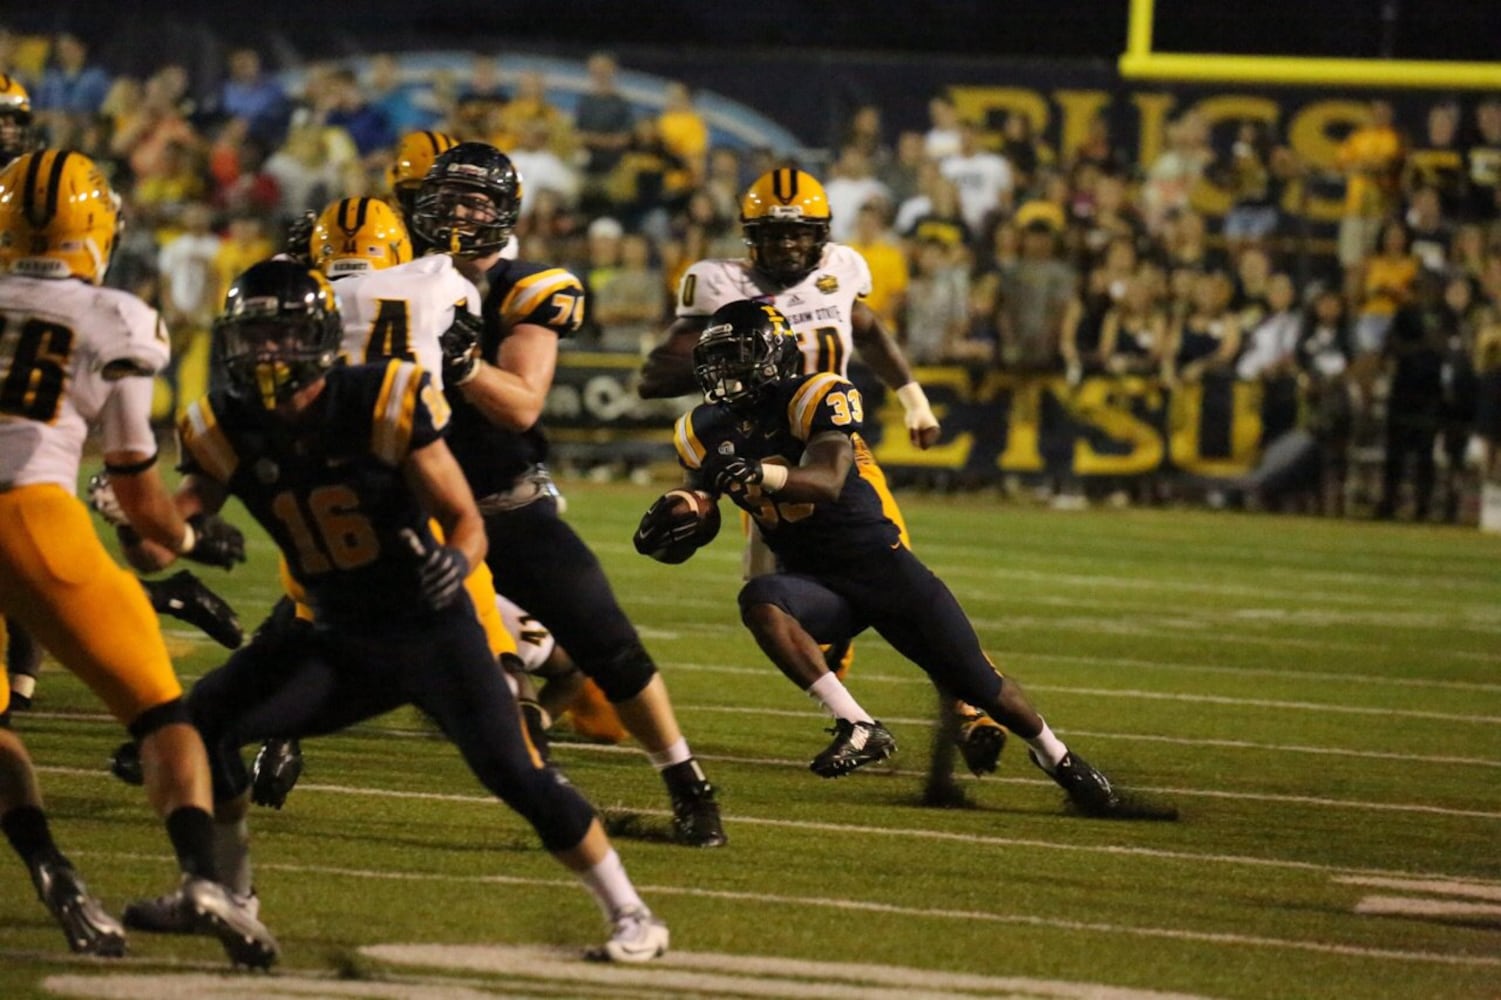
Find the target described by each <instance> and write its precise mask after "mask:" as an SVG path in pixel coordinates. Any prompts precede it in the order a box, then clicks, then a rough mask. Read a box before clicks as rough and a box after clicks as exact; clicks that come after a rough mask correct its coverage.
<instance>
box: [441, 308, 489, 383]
mask: <svg viewBox="0 0 1501 1000" xmlns="http://www.w3.org/2000/svg"><path fill="white" fill-rule="evenodd" d="M484 329H485V324H484V321H483V320H481V319H480V318H479V317H478V316H476V315H474V314H473V313H471V312H470V311H469V310H467V309H463V308H455V309H454V311H453V323H452V325H450V326H449V328H448V329H447V330H444V331H443V332H442V333H441V334H439V335H438V345H439V346H440V347H442V348H443V384H444V385H445V386H450V385H463V384H464V383H465V382H468V381H469V380H470V379H472V378H474V376H476V375H478V374H479V370H480V365H481V358H480V348H479V342H480V334H481V333H482V332H483V331H484Z"/></svg>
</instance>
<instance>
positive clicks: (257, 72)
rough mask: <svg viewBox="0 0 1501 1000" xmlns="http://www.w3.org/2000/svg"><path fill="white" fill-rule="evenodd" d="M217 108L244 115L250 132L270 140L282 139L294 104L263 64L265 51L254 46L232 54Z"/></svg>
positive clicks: (238, 116)
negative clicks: (291, 104) (262, 59)
mask: <svg viewBox="0 0 1501 1000" xmlns="http://www.w3.org/2000/svg"><path fill="white" fill-rule="evenodd" d="M217 103H218V108H217V110H218V111H219V112H220V113H221V114H223V115H228V116H230V117H232V118H242V119H244V121H245V124H246V126H247V134H249V135H253V136H255V137H256V138H258V139H260V140H262V141H263V142H267V143H273V144H274V143H277V142H280V140H281V137H282V135H283V134H284V133H285V132H286V127H287V117H288V115H290V114H291V106H290V103H289V102H288V100H287V95H286V92H285V91H283V90H282V88H281V84H279V83H277V82H276V79H275V78H274V77H272V76H271V75H269V74H268V73H266V72H265V71H264V70H263V69H262V66H261V55H260V53H259V52H257V51H256V50H255V49H252V48H239V49H235V50H233V51H232V52H230V54H229V75H228V77H227V78H226V79H225V81H224V84H223V85H222V86H221V87H220V88H219V95H218V102H217Z"/></svg>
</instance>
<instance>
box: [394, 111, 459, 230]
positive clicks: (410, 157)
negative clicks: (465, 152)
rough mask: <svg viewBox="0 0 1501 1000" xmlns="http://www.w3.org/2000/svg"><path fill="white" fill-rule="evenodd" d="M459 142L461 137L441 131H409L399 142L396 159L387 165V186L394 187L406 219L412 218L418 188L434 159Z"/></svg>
mask: <svg viewBox="0 0 1501 1000" xmlns="http://www.w3.org/2000/svg"><path fill="white" fill-rule="evenodd" d="M458 143H459V140H457V139H455V138H454V137H453V136H451V135H445V134H444V133H442V132H408V133H407V134H406V135H404V136H402V137H401V139H400V140H399V141H398V142H397V143H396V159H395V160H393V161H392V163H391V165H390V166H389V167H388V168H386V186H387V187H388V188H390V189H391V195H392V196H393V197H394V198H395V199H396V203H397V205H398V207H400V209H401V214H402V217H403V218H404V219H407V220H410V219H411V218H412V208H413V206H414V205H415V204H416V201H417V189H418V188H419V187H421V186H422V178H424V177H426V176H427V172H428V170H430V169H431V168H432V165H433V161H434V160H436V159H437V158H438V157H439V155H441V154H443V153H446V152H448V151H449V150H450V149H452V148H453V147H454V146H457V145H458Z"/></svg>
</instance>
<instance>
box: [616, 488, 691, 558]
mask: <svg viewBox="0 0 1501 1000" xmlns="http://www.w3.org/2000/svg"><path fill="white" fill-rule="evenodd" d="M675 506H676V503H675V501H674V500H673V498H672V497H671V496H669V495H667V494H664V495H662V496H660V497H657V499H656V501H655V502H654V503H653V504H652V505H651V506H650V507H648V508H646V513H645V514H642V515H641V523H640V524H638V525H636V533H635V534H634V535H632V536H631V541H632V542H633V543H634V544H635V546H636V551H637V552H639V553H641V554H642V555H643V556H649V555H652V554H653V553H655V552H661V551H662V550H663V549H666V548H667V547H668V546H670V545H673V544H675V543H677V542H682V541H686V540H687V539H689V538H692V537H693V535H694V532H696V531H697V530H698V527H699V522H698V518H696V517H693V516H692V515H691V513H690V514H687V515H685V514H683V512H681V511H678V510H675V509H674V508H675Z"/></svg>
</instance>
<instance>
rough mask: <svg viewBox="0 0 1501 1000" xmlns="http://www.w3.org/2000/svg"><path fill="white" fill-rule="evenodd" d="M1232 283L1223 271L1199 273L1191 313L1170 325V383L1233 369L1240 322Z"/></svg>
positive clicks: (1191, 379)
mask: <svg viewBox="0 0 1501 1000" xmlns="http://www.w3.org/2000/svg"><path fill="white" fill-rule="evenodd" d="M1231 292H1232V286H1231V284H1230V279H1229V278H1228V277H1227V276H1226V275H1225V273H1224V272H1223V271H1209V272H1206V273H1202V274H1200V275H1198V276H1197V277H1196V278H1195V279H1194V282H1193V290H1192V293H1191V298H1190V299H1189V302H1188V313H1187V315H1186V316H1184V317H1183V319H1182V321H1181V322H1179V323H1177V324H1175V325H1174V326H1173V327H1171V328H1170V329H1169V340H1168V347H1167V351H1166V356H1167V361H1168V363H1167V365H1166V366H1165V367H1166V371H1165V378H1166V381H1167V382H1168V384H1169V385H1173V386H1177V385H1180V384H1184V383H1188V384H1193V383H1198V382H1201V381H1203V380H1204V377H1205V376H1206V375H1223V374H1228V373H1230V372H1232V371H1233V370H1234V364H1235V357H1236V355H1237V354H1239V353H1240V342H1241V332H1240V323H1239V321H1238V320H1237V319H1236V317H1235V314H1234V313H1233V312H1231V310H1230V296H1231Z"/></svg>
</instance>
